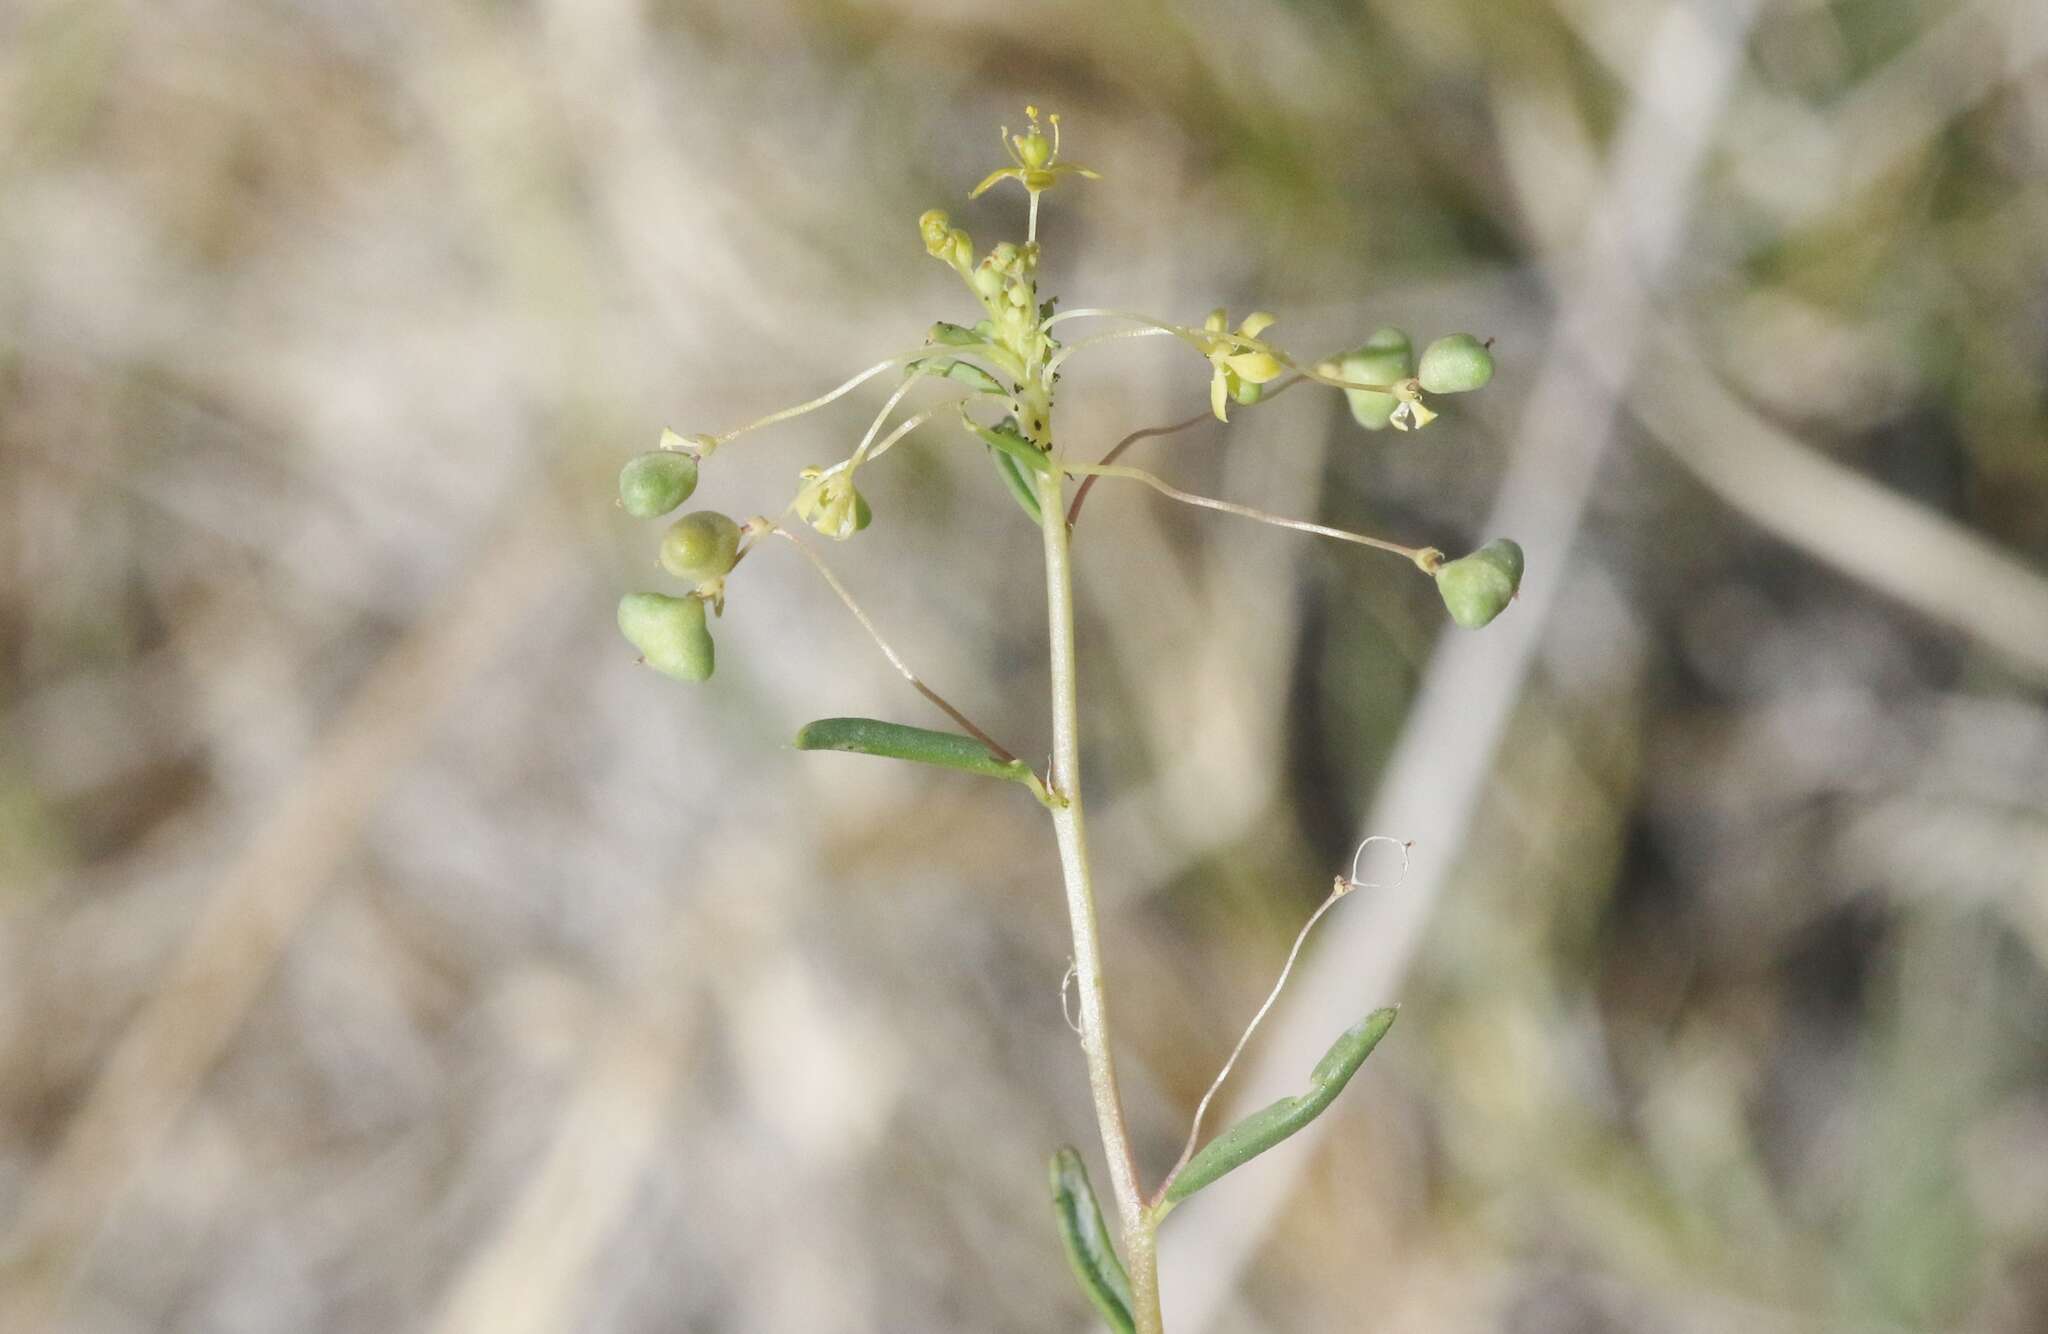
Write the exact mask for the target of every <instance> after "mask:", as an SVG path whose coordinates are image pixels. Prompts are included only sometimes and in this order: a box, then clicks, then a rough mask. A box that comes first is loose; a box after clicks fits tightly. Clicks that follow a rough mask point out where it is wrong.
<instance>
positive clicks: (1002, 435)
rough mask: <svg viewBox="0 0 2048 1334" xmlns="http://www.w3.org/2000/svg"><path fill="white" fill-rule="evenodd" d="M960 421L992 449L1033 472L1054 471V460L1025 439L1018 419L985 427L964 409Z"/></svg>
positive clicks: (1010, 419)
mask: <svg viewBox="0 0 2048 1334" xmlns="http://www.w3.org/2000/svg"><path fill="white" fill-rule="evenodd" d="M960 419H961V420H962V421H964V422H966V423H967V428H968V429H969V430H971V431H973V432H974V433H975V434H976V435H978V436H980V437H981V438H982V439H983V440H984V441H986V442H987V444H988V446H989V447H990V448H991V449H999V450H1001V451H1002V452H1003V453H1005V454H1008V455H1009V456H1010V457H1011V458H1013V459H1015V460H1017V462H1019V463H1021V464H1023V465H1024V466H1025V467H1026V468H1029V469H1030V470H1031V471H1033V472H1037V473H1050V472H1051V471H1052V460H1051V459H1048V458H1047V457H1046V456H1045V453H1044V451H1043V450H1041V449H1039V447H1038V446H1037V445H1034V444H1032V443H1031V442H1030V441H1029V440H1027V439H1026V438H1025V437H1024V433H1023V432H1022V431H1019V430H1018V429H1017V419H1016V418H1014V417H1005V418H1003V419H1002V420H1001V421H999V422H997V423H996V424H995V425H994V426H983V425H982V424H981V423H980V422H978V421H976V420H974V418H972V417H970V416H968V415H967V410H966V409H965V408H962V409H961V410H960Z"/></svg>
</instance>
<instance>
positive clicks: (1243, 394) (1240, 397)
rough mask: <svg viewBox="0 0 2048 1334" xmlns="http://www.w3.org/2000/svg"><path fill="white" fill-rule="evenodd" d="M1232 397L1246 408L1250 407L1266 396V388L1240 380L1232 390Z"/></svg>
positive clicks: (1249, 381)
mask: <svg viewBox="0 0 2048 1334" xmlns="http://www.w3.org/2000/svg"><path fill="white" fill-rule="evenodd" d="M1232 378H1235V377H1232ZM1230 396H1231V397H1232V398H1234V399H1236V400H1237V401H1238V402H1240V403H1242V404H1244V405H1245V406H1246V407H1250V406H1251V405H1252V404H1254V403H1256V402H1258V401H1259V400H1260V399H1262V398H1264V397H1265V396H1266V386H1264V385H1262V384H1258V383H1255V382H1253V381H1251V380H1238V381H1237V384H1236V385H1235V386H1234V387H1233V388H1232V389H1231V391H1230Z"/></svg>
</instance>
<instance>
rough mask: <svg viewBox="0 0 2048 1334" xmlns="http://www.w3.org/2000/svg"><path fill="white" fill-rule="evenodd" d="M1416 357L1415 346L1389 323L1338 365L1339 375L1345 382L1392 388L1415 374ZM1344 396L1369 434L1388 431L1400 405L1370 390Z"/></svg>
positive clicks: (1398, 402)
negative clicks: (1385, 385)
mask: <svg viewBox="0 0 2048 1334" xmlns="http://www.w3.org/2000/svg"><path fill="white" fill-rule="evenodd" d="M1414 358H1415V347H1414V344H1412V343H1410V342H1409V341H1408V335H1407V334H1406V333H1404V332H1402V331H1401V330H1399V329H1396V328H1395V327H1394V326H1392V325H1391V324H1390V325H1387V326H1385V327H1384V328H1380V329H1376V330H1374V331H1373V335H1372V337H1370V338H1368V339H1366V340H1365V346H1363V347H1361V348H1359V349H1358V350H1357V351H1356V352H1353V353H1350V354H1349V355H1347V356H1346V357H1345V358H1344V360H1343V361H1342V362H1340V363H1339V365H1338V371H1337V373H1338V375H1339V376H1340V377H1341V378H1343V379H1346V380H1358V381H1362V382H1364V383H1366V384H1387V385H1390V384H1393V383H1394V382H1395V381H1396V380H1405V379H1407V378H1408V377H1409V376H1411V375H1413V374H1415V360H1414ZM1344 397H1345V398H1347V399H1349V400H1351V415H1352V417H1353V418H1354V419H1356V420H1357V422H1358V424H1359V425H1360V426H1363V427H1364V428H1365V429H1366V430H1368V431H1383V430H1385V429H1386V426H1387V423H1388V422H1389V421H1390V420H1392V419H1393V416H1394V409H1395V408H1397V407H1399V406H1400V405H1401V400H1399V399H1397V398H1395V397H1394V396H1393V395H1392V394H1381V393H1375V392H1374V391H1372V390H1370V389H1346V390H1345V391H1344Z"/></svg>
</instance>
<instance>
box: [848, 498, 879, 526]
mask: <svg viewBox="0 0 2048 1334" xmlns="http://www.w3.org/2000/svg"><path fill="white" fill-rule="evenodd" d="M874 521H875V512H874V510H872V509H870V508H869V507H868V498H867V497H866V496H864V495H862V494H861V493H860V492H858V491H856V492H854V493H853V531H854V532H856V533H858V532H861V531H862V530H864V529H865V528H866V527H867V526H868V525H869V524H871V523H873V522H874Z"/></svg>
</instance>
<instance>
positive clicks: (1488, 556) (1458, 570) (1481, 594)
mask: <svg viewBox="0 0 2048 1334" xmlns="http://www.w3.org/2000/svg"><path fill="white" fill-rule="evenodd" d="M1521 586H1522V548H1521V547H1519V546H1517V545H1516V544H1515V543H1513V542H1510V541H1509V540H1508V539H1507V538H1505V537H1496V538H1495V539H1493V541H1491V542H1488V543H1487V544H1486V545H1485V546H1483V547H1481V548H1479V550H1477V551H1475V552H1473V553H1472V554H1471V555H1469V556H1461V557H1459V558H1458V559H1457V560H1453V561H1446V562H1444V563H1443V564H1442V565H1440V566H1438V567H1437V571H1436V591H1437V592H1438V593H1440V594H1441V595H1442V596H1443V600H1444V606H1446V607H1448V608H1449V609H1450V613H1451V619H1452V620H1454V621H1456V622H1457V623H1458V624H1459V625H1462V626H1464V627H1465V628H1466V629H1467V630H1477V629H1478V628H1479V627H1480V626H1482V625H1485V624H1486V623H1487V622H1488V621H1491V620H1492V619H1493V618H1494V617H1496V616H1498V615H1500V614H1501V613H1502V612H1503V611H1506V610H1507V605H1508V603H1510V602H1512V601H1513V600H1514V597H1515V590H1516V589H1518V588H1520V587H1521Z"/></svg>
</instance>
